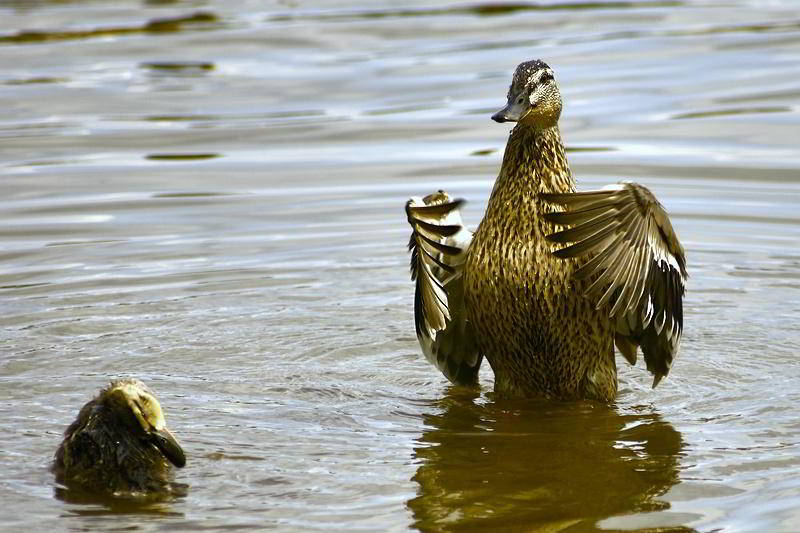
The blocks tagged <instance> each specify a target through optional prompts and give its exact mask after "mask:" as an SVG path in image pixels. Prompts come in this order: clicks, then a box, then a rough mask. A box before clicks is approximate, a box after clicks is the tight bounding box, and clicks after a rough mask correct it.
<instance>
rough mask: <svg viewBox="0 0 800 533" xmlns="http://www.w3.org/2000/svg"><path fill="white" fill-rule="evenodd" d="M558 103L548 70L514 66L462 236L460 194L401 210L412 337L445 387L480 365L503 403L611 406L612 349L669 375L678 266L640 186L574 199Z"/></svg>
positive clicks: (674, 349)
mask: <svg viewBox="0 0 800 533" xmlns="http://www.w3.org/2000/svg"><path fill="white" fill-rule="evenodd" d="M561 106H562V102H561V94H560V91H559V89H558V85H557V84H556V82H555V78H554V75H553V71H552V70H551V69H550V67H548V66H547V65H546V64H545V63H544V62H542V61H539V60H535V61H528V62H524V63H521V64H520V65H519V66H518V67H517V69H516V71H515V73H514V76H513V78H512V82H511V86H510V88H509V92H508V100H507V105H506V107H504V108H503V109H501V110H500V111H499V112H497V113H496V114H495V115H493V116H492V119H493V120H495V121H497V122H508V121H511V122H516V125H515V127H514V128H513V130H512V131H511V134H510V135H509V139H508V143H507V145H506V150H505V154H504V156H503V163H502V166H501V168H500V172H499V174H498V177H497V180H496V181H495V184H494V188H493V189H492V193H491V196H490V198H489V202H488V204H487V208H486V212H485V214H484V217H483V220H482V221H481V223H480V225H479V226H478V228H477V229H476V231H475V233H474V234H473V233H471V232H469V231H468V230H467V229H466V228H465V227H464V225H463V222H462V220H461V214H460V207H461V205H462V204H463V200H457V199H456V200H453V199H451V198H450V196H449V195H448V194H447V193H446V192H444V191H441V190H440V191H438V192H437V193H434V194H430V195H428V196H426V197H424V198H418V197H414V198H411V199H410V200H409V201H408V202H407V204H406V214H407V217H408V221H409V223H410V224H411V226H412V228H413V231H412V235H411V240H410V243H409V249H410V250H411V251H412V254H411V272H412V279H413V280H415V281H416V292H415V306H414V309H415V312H414V315H415V323H416V331H417V337H418V339H419V341H420V345H421V347H422V351H423V353H424V354H425V356H426V357H427V359H428V360H429V361H431V362H432V363H434V364H435V365H436V366H437V367H438V368H439V369H440V370H441V371H442V373H444V375H445V376H446V377H447V378H448V379H450V380H451V381H452V382H454V383H456V384H461V385H470V386H474V385H476V384H477V382H478V371H479V368H480V364H481V361H482V359H483V358H484V357H486V359H487V360H488V361H489V364H490V365H491V367H492V370H493V371H494V375H495V391H496V392H497V393H498V394H500V395H502V396H517V397H520V396H523V397H533V396H538V397H542V396H543V397H547V398H558V399H591V400H599V401H601V402H611V401H613V399H614V398H615V396H616V393H617V368H616V362H615V355H614V347H615V346H616V347H617V349H618V350H619V352H620V353H621V354H622V355H623V356H624V357H625V358H626V359H627V360H628V361H629V362H630V363H631V364H635V363H636V360H637V352H638V351H639V349H641V351H642V354H643V355H644V359H645V362H646V365H647V369H648V370H649V371H650V372H651V373H652V374H653V376H654V380H653V386H654V387H655V386H656V385H657V384H658V383H659V381H660V380H661V379H662V378H663V377H664V376H666V375H667V373H668V372H669V370H670V367H671V365H672V361H673V359H674V358H675V356H676V355H677V353H678V349H679V342H680V337H681V334H682V331H683V308H682V302H683V294H684V282H685V280H686V277H687V273H686V259H685V255H684V251H683V247H682V246H681V244H680V242H679V241H678V238H677V236H676V234H675V232H674V230H673V229H672V225H671V223H670V221H669V217H668V215H667V213H666V211H665V210H664V209H663V207H662V206H661V204H660V203H659V202H658V201H657V200H656V198H655V196H654V195H653V194H652V193H651V192H650V191H649V190H648V189H647V188H646V187H643V186H641V185H638V184H635V183H630V182H622V183H620V184H618V185H614V186H611V187H606V188H605V189H603V190H598V191H587V192H576V191H575V181H574V179H573V176H572V172H571V171H570V168H569V164H568V162H567V157H566V153H565V149H564V144H563V141H562V139H561V134H560V132H559V128H558V120H559V117H560V115H561ZM560 244H568V245H569V246H566V247H564V248H559V245H560Z"/></svg>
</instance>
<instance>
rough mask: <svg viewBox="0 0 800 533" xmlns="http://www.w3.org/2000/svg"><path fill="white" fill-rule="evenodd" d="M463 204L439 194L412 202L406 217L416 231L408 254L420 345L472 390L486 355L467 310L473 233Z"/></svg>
mask: <svg viewBox="0 0 800 533" xmlns="http://www.w3.org/2000/svg"><path fill="white" fill-rule="evenodd" d="M463 203H464V201H463V200H453V199H451V198H450V196H448V195H447V193H445V192H444V191H439V192H436V193H433V194H430V195H428V196H426V197H425V198H412V199H410V200H409V201H408V202H407V203H406V214H407V215H408V222H409V224H411V227H412V228H413V231H412V233H411V239H410V241H409V243H408V249H409V251H410V252H411V279H412V280H414V281H415V282H416V290H415V293H414V321H415V324H416V329H417V338H418V339H419V344H420V346H421V347H422V351H423V352H424V353H425V357H426V358H427V359H428V361H430V362H431V363H433V364H434V365H436V367H437V368H439V370H441V371H442V373H443V374H444V375H445V376H446V377H447V379H449V380H450V381H452V382H453V383H458V384H462V385H472V384H475V383H477V381H478V370H479V368H480V365H481V360H482V356H481V355H480V353H479V352H478V348H477V344H476V343H475V336H474V333H473V330H472V327H471V325H470V323H469V322H468V321H467V318H466V309H465V306H464V285H463V278H462V275H461V273H462V267H463V264H464V259H465V258H466V252H467V248H468V247H469V243H470V242H471V240H472V233H471V232H470V231H469V230H467V228H465V227H464V224H463V222H462V220H461V211H460V207H461V205H462V204H463Z"/></svg>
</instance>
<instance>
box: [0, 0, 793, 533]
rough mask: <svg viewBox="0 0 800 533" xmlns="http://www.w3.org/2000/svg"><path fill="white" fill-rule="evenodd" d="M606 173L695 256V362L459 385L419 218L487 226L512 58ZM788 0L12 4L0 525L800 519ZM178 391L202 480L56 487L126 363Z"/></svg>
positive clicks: (419, 525)
mask: <svg viewBox="0 0 800 533" xmlns="http://www.w3.org/2000/svg"><path fill="white" fill-rule="evenodd" d="M535 57H541V58H543V59H545V60H547V61H548V62H549V63H550V64H551V66H553V67H554V69H555V70H556V75H557V78H558V80H559V83H560V85H561V88H562V93H563V94H564V97H565V112H564V116H563V118H562V131H563V133H564V136H565V139H566V142H567V145H568V148H569V150H570V153H569V155H570V161H571V164H572V168H573V170H574V172H575V173H576V175H577V176H578V178H579V183H580V186H581V187H584V188H590V187H596V186H601V185H604V184H606V183H609V182H614V181H618V180H620V179H634V180H636V181H639V182H641V183H644V184H646V185H647V186H649V187H651V188H652V189H653V191H654V192H656V194H657V195H658V196H659V198H660V200H661V201H662V202H663V203H664V204H665V205H666V207H667V208H668V209H669V211H670V213H671V214H672V220H673V224H674V226H675V228H676V230H677V231H678V233H679V235H680V237H681V240H682V242H683V243H684V245H685V247H686V249H687V254H688V258H689V269H690V275H691V278H690V281H689V286H688V292H687V297H686V302H685V307H686V329H685V335H684V340H683V347H682V352H681V354H680V357H679V359H678V360H677V361H676V364H675V366H674V368H673V371H672V373H671V374H670V376H669V378H668V379H666V380H665V381H664V382H662V384H661V385H660V386H659V388H658V389H656V390H655V391H651V390H650V389H649V383H650V378H649V375H647V374H646V372H645V371H644V370H643V369H642V368H641V366H640V367H638V368H630V367H628V365H627V364H626V363H625V362H624V361H623V360H622V359H621V358H620V359H619V365H620V368H621V372H620V377H621V392H620V395H619V399H618V402H617V403H616V404H615V405H614V406H611V407H601V406H598V405H593V404H584V403H577V404H576V403H570V404H553V403H542V402H536V401H528V402H508V401H500V400H497V399H495V398H493V396H492V394H491V383H492V376H491V372H490V370H489V369H488V367H487V368H485V369H484V371H483V374H482V384H483V389H482V391H481V392H480V393H477V394H471V393H468V392H465V391H459V390H457V389H452V388H450V387H448V385H447V383H446V382H445V381H444V379H443V378H442V377H441V376H440V375H438V373H437V372H436V371H435V369H433V368H432V367H430V366H428V365H427V363H425V361H424V360H423V358H422V356H421V354H420V351H419V348H418V346H417V343H416V339H415V337H414V328H413V322H412V293H413V287H412V285H411V283H410V281H409V280H408V273H407V257H406V252H405V244H406V240H407V234H408V227H407V224H406V222H405V215H404V213H403V204H404V202H405V200H406V199H407V198H408V197H409V196H411V195H420V194H426V193H428V192H431V191H433V190H436V189H438V188H440V187H441V188H445V189H447V190H448V191H449V192H450V193H451V194H453V195H455V196H461V197H465V198H467V199H468V200H469V204H468V205H467V208H466V213H465V217H466V219H467V221H468V223H470V224H471V225H473V226H475V225H477V223H478V221H479V220H480V217H481V214H482V212H483V209H484V207H485V203H486V200H487V197H488V193H489V190H490V187H491V184H492V179H493V177H494V176H495V175H496V173H497V170H498V166H499V163H500V157H501V153H502V149H503V147H504V143H505V139H506V136H507V133H508V129H509V128H508V126H507V125H497V124H494V123H492V122H491V121H490V120H489V119H488V117H489V115H490V114H491V112H493V111H495V110H496V109H498V108H499V107H500V106H501V105H502V104H503V102H504V97H505V92H506V89H507V85H508V82H509V80H510V74H511V72H512V70H513V68H514V66H515V65H516V64H517V63H518V62H520V61H522V60H526V59H531V58H535ZM798 61H800V19H798V15H797V9H796V5H795V4H794V2H792V1H791V0H785V1H771V2H760V1H759V2H757V1H746V0H727V1H721V0H720V1H717V0H704V1H702V0H697V1H687V2H680V1H662V2H638V1H633V2H597V3H589V2H550V1H546V2H542V3H541V4H526V3H509V4H499V3H495V4H479V3H456V4H440V5H437V6H436V7H431V5H430V4H428V3H424V2H413V1H408V2H405V3H403V4H402V5H397V6H393V7H389V6H388V4H387V5H386V6H380V7H375V6H374V5H373V4H371V3H364V4H357V3H347V2H316V3H311V2H304V3H294V2H290V1H282V2H256V1H247V0H238V1H228V2H223V1H221V0H214V1H212V0H208V1H203V0H195V1H191V0H187V1H155V0H151V1H146V2H132V1H120V2H113V3H109V2H94V1H83V2H81V1H73V2H62V1H52V2H48V1H33V0H28V1H22V0H18V1H8V0H7V1H4V2H2V3H0V105H2V109H3V112H2V115H1V116H0V138H1V140H0V174H1V175H0V182H1V183H2V196H1V197H0V293H2V299H0V309H1V310H2V311H1V312H0V352H2V355H0V382H1V383H2V396H3V399H4V401H3V402H2V406H0V420H2V421H3V422H2V424H3V429H4V431H3V432H2V435H0V450H2V452H0V471H2V472H3V475H2V478H1V479H0V497H1V498H2V501H3V503H4V505H3V510H2V511H0V528H3V529H8V530H18V529H26V530H32V531H41V530H54V529H55V530H85V529H95V528H103V529H106V528H114V529H140V530H147V531H153V530H166V529H169V530H173V531H174V530H200V529H222V528H226V529H247V528H258V529H279V530H307V529H335V530H366V531H405V530H408V529H421V530H425V531H433V530H481V531H486V530H492V529H498V528H500V527H506V528H521V529H523V530H531V531H590V530H595V529H601V530H620V529H625V530H631V529H633V530H636V529H642V530H653V529H656V528H661V529H659V531H691V530H697V531H726V532H727V531H729V532H741V531H758V532H763V531H785V532H791V531H798V530H800V511H798V509H800V481H798V478H797V475H796V472H797V469H798V467H800V422H798V417H797V405H798V403H799V402H800V364H798V359H797V349H798V339H800V334H799V333H798V326H797V316H798V312H799V311H800V246H798V245H799V244H800V214H798V210H797V205H798V201H800V151H799V150H798V145H797V139H798V131H800V129H799V128H800V114H799V113H798V110H799V109H800V107H798V105H797V99H798V96H799V95H800V81H798V80H799V79H800V78H798V76H797V65H798ZM119 376H136V377H139V378H140V379H142V380H144V381H145V382H146V383H148V384H149V385H150V386H151V387H152V388H153V389H154V390H155V391H156V392H157V393H158V396H159V398H160V399H161V403H162V405H163V406H164V408H165V411H166V415H167V420H168V423H169V425H170V427H171V428H172V429H173V431H174V432H175V434H176V435H177V436H178V437H179V439H180V440H181V442H182V444H183V445H184V448H185V449H186V451H187V455H188V464H187V466H186V468H184V469H182V470H180V471H178V472H177V473H176V481H178V482H180V483H184V484H186V485H188V490H187V493H186V495H185V496H184V497H180V498H177V499H175V500H174V501H169V502H163V503H161V504H158V505H149V506H136V505H122V504H117V505H112V504H108V503H106V504H103V503H92V502H85V501H75V500H74V499H70V498H69V497H67V496H65V495H64V494H63V493H60V492H57V491H56V487H55V484H54V480H53V477H52V474H51V473H50V472H49V471H48V466H49V464H50V461H51V458H52V455H53V453H54V451H55V449H56V447H57V445H58V443H59V441H60V436H61V433H62V432H63V430H64V429H65V428H66V426H67V425H68V424H69V422H70V421H71V420H72V419H73V418H74V416H75V415H76V414H77V411H78V409H79V408H80V406H81V405H83V403H84V402H86V401H87V400H88V399H89V398H91V397H92V396H93V395H94V394H95V393H96V391H97V390H98V389H99V388H101V387H102V386H103V385H104V384H106V383H107V382H108V380H109V379H111V378H113V377H119Z"/></svg>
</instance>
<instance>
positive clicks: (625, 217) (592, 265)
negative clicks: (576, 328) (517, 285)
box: [542, 182, 687, 387]
mask: <svg viewBox="0 0 800 533" xmlns="http://www.w3.org/2000/svg"><path fill="white" fill-rule="evenodd" d="M542 197H543V199H544V200H546V201H548V202H551V203H554V204H559V205H561V206H563V207H564V208H565V211H564V212H560V213H549V214H547V215H545V218H546V219H547V220H549V221H550V222H554V223H556V224H561V225H564V226H569V228H568V229H565V230H563V231H559V232H556V233H553V234H551V235H548V236H547V238H548V239H549V240H550V241H553V242H556V243H573V244H571V245H570V246H567V247H566V248H562V249H560V250H556V251H555V252H554V254H555V255H556V256H557V257H561V258H567V257H583V256H586V257H588V258H589V259H588V261H586V262H584V263H583V264H582V266H581V267H580V268H579V269H578V270H577V271H576V272H575V277H576V278H577V279H587V278H592V279H593V282H592V283H591V285H590V286H589V288H588V289H587V290H586V293H585V294H586V295H587V296H588V297H591V298H595V299H597V309H601V308H608V309H610V316H611V318H612V319H614V323H615V329H616V335H615V344H616V345H617V348H618V349H619V350H620V351H621V352H622V353H623V355H624V356H625V357H626V358H627V359H628V361H629V362H630V363H631V364H635V363H636V350H637V347H641V348H642V353H643V354H644V359H645V362H646V363H647V369H648V370H649V371H650V372H652V373H653V387H655V386H656V385H658V382H659V381H661V378H663V377H664V376H666V375H667V374H668V373H669V369H670V367H671V365H672V361H673V359H674V358H675V356H677V354H678V349H679V343H680V339H681V333H682V332H683V293H684V284H685V282H686V278H687V273H686V256H685V253H684V251H683V246H681V243H680V242H679V241H678V237H677V235H675V231H674V230H673V229H672V224H671V223H670V221H669V216H668V215H667V212H666V211H665V210H664V208H663V207H662V206H661V204H659V203H658V200H656V197H655V196H653V194H652V193H651V192H650V191H649V190H648V189H647V188H646V187H643V186H641V185H638V184H636V183H629V182H625V183H621V184H619V185H617V186H615V188H613V189H612V188H607V189H603V190H599V191H588V192H579V193H567V194H543V195H542Z"/></svg>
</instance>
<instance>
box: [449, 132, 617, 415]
mask: <svg viewBox="0 0 800 533" xmlns="http://www.w3.org/2000/svg"><path fill="white" fill-rule="evenodd" d="M574 190H575V185H574V181H573V178H572V174H571V172H570V170H569V165H568V164H567V159H566V154H565V152H564V146H563V144H562V141H561V135H560V133H559V131H558V126H553V127H551V128H548V129H545V130H543V131H538V130H536V129H533V128H530V127H527V126H525V125H523V124H520V125H517V126H516V127H515V128H514V130H513V131H512V132H511V135H510V137H509V140H508V144H507V145H506V151H505V155H504V157H503V164H502V167H501V171H500V174H499V176H498V178H497V181H496V182H495V185H494V189H493V190H492V194H491V196H490V198H489V203H488V206H487V208H486V213H485V215H484V218H483V220H482V221H481V223H480V225H479V226H478V229H477V231H476V232H475V235H474V236H473V239H472V243H471V244H470V247H469V250H468V254H467V259H466V264H465V266H464V285H465V289H464V294H465V301H466V307H467V316H468V320H469V321H470V322H471V323H472V325H473V327H474V328H475V332H476V336H475V337H476V339H477V341H478V345H479V347H480V351H481V352H482V353H483V354H485V356H486V358H487V360H488V361H489V364H490V365H491V367H492V370H493V371H494V375H495V390H496V392H497V393H499V394H501V395H508V396H532V395H544V396H548V397H557V398H593V399H598V400H602V401H611V400H612V399H613V398H614V396H615V395H616V391H617V372H616V364H615V362H614V347H613V333H612V331H611V324H610V320H609V318H608V316H606V315H604V314H602V313H597V312H595V311H594V306H593V305H592V302H590V301H589V300H588V299H586V298H584V297H582V295H581V293H582V292H583V290H585V288H586V283H585V282H584V283H581V282H577V281H576V280H575V279H574V272H575V270H576V268H577V266H579V264H578V260H574V259H571V260H566V261H565V260H561V259H558V258H557V257H555V256H554V255H553V254H552V244H551V243H550V242H549V241H548V240H547V239H546V238H545V237H546V236H547V235H548V234H550V233H552V232H553V224H552V223H551V222H549V221H547V220H545V218H544V217H543V216H542V215H543V214H544V213H547V212H549V211H550V210H552V208H551V207H550V206H549V205H548V204H547V202H545V201H544V200H543V199H542V197H541V196H540V194H541V193H571V192H574ZM584 262H585V261H584Z"/></svg>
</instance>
